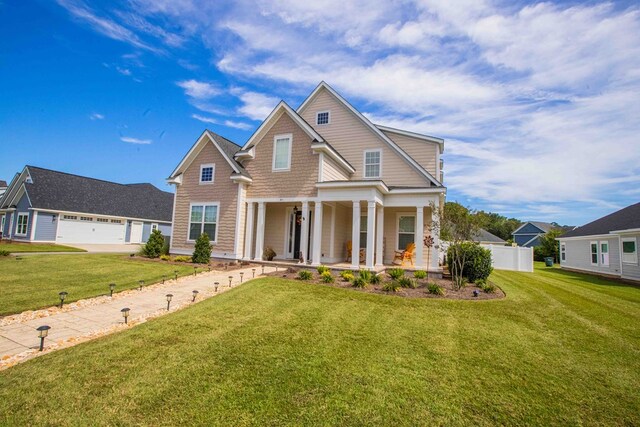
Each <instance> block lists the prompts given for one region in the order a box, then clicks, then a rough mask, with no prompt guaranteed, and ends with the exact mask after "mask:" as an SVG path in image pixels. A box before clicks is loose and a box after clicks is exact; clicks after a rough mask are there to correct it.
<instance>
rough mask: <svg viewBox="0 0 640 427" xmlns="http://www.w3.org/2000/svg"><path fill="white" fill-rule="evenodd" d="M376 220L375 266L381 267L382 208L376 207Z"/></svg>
mask: <svg viewBox="0 0 640 427" xmlns="http://www.w3.org/2000/svg"><path fill="white" fill-rule="evenodd" d="M376 220H377V221H378V226H377V227H376V266H380V267H381V266H382V265H383V264H384V206H380V205H378V212H376Z"/></svg>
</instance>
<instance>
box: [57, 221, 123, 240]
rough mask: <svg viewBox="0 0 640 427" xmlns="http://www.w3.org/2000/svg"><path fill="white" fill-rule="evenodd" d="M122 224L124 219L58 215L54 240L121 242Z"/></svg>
mask: <svg viewBox="0 0 640 427" xmlns="http://www.w3.org/2000/svg"><path fill="white" fill-rule="evenodd" d="M89 218H90V219H91V220H89ZM118 221H120V222H118ZM124 224H125V221H122V220H110V219H102V218H100V221H98V218H95V217H81V216H75V215H60V223H59V224H58V234H57V238H56V241H57V242H58V243H97V244H123V243H124Z"/></svg>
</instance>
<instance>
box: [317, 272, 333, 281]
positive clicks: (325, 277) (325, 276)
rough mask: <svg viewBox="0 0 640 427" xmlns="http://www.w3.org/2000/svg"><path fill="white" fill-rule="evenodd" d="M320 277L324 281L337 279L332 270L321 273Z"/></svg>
mask: <svg viewBox="0 0 640 427" xmlns="http://www.w3.org/2000/svg"><path fill="white" fill-rule="evenodd" d="M320 277H321V278H322V281H323V282H324V283H333V282H334V281H335V279H334V278H333V276H332V275H331V272H330V271H325V272H324V273H322V274H321V275H320Z"/></svg>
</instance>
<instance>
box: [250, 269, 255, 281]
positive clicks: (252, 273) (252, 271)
mask: <svg viewBox="0 0 640 427" xmlns="http://www.w3.org/2000/svg"><path fill="white" fill-rule="evenodd" d="M251 278H252V279H255V278H256V269H255V268H252V269H251Z"/></svg>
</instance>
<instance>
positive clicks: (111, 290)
mask: <svg viewBox="0 0 640 427" xmlns="http://www.w3.org/2000/svg"><path fill="white" fill-rule="evenodd" d="M115 289H116V284H115V283H109V296H110V297H113V291H114V290H115Z"/></svg>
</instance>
